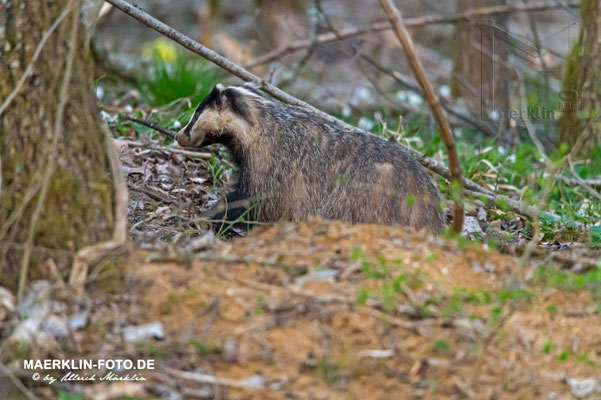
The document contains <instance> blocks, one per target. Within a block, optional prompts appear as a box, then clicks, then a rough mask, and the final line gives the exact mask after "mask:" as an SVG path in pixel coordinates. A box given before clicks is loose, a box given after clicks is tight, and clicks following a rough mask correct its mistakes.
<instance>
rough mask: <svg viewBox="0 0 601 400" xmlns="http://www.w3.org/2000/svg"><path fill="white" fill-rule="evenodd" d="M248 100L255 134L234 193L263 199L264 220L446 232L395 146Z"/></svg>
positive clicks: (429, 190)
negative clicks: (327, 221)
mask: <svg viewBox="0 0 601 400" xmlns="http://www.w3.org/2000/svg"><path fill="white" fill-rule="evenodd" d="M248 101H249V102H251V103H252V107H251V109H252V110H253V114H254V121H255V123H254V124H253V130H255V132H254V133H253V135H254V140H252V141H251V142H250V144H249V145H248V146H247V147H248V149H245V153H246V157H245V160H244V161H243V162H242V163H241V165H240V173H239V179H240V182H239V186H240V187H242V188H243V189H244V190H245V191H246V192H247V194H248V195H252V196H256V198H259V199H261V200H262V207H261V211H260V215H261V219H262V220H264V221H277V220H280V219H289V220H290V219H291V220H303V219H306V218H308V217H311V216H320V217H323V218H326V219H340V220H343V221H348V222H352V223H379V224H400V225H404V226H411V227H414V228H417V229H421V228H427V229H430V230H432V231H435V232H438V231H440V230H441V229H442V227H443V226H444V218H443V216H442V214H441V213H440V211H439V202H440V196H439V193H438V190H437V189H436V187H435V185H434V183H433V181H432V179H431V178H430V176H429V175H428V174H427V172H426V171H425V169H424V168H423V167H422V165H421V164H419V163H418V162H417V160H415V159H414V158H413V157H412V156H411V155H409V154H408V153H407V152H406V151H405V150H404V149H403V148H402V147H401V146H400V145H398V144H396V143H394V142H390V141H387V140H385V139H383V138H380V137H377V136H375V135H371V134H367V133H348V132H344V131H343V130H341V129H340V128H339V127H338V126H337V125H334V124H332V123H330V122H329V121H327V120H325V119H323V118H321V117H319V116H317V115H315V114H313V113H310V112H308V111H306V110H304V109H301V108H299V107H294V106H289V105H285V104H282V103H279V102H276V101H272V100H269V99H265V98H262V97H256V96H255V97H250V98H249V99H248Z"/></svg>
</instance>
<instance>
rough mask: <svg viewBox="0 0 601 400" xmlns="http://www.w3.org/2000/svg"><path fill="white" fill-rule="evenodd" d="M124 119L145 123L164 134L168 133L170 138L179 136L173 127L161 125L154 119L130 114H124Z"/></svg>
mask: <svg viewBox="0 0 601 400" xmlns="http://www.w3.org/2000/svg"><path fill="white" fill-rule="evenodd" d="M123 119H126V120H128V121H132V122H135V123H137V124H140V125H144V126H146V127H148V128H150V129H154V130H155V131H157V132H161V133H162V134H163V135H167V136H169V137H170V138H173V139H175V136H177V132H174V131H172V130H171V129H167V128H163V127H162V126H161V125H159V124H157V123H155V122H152V121H148V120H145V119H142V118H137V117H132V116H129V115H124V116H123Z"/></svg>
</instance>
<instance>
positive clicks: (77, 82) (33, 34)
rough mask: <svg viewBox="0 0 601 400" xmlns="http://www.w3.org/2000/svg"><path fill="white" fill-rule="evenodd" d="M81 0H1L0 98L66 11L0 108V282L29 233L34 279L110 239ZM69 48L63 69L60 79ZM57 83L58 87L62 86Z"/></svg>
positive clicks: (107, 186) (18, 259)
mask: <svg viewBox="0 0 601 400" xmlns="http://www.w3.org/2000/svg"><path fill="white" fill-rule="evenodd" d="M79 4H80V2H79V1H77V0H55V1H47V0H31V1H28V0H8V1H2V2H0V103H5V102H6V99H7V98H8V96H9V94H10V93H11V92H13V91H14V90H15V88H16V87H17V85H18V82H19V79H20V78H21V77H22V76H23V74H24V73H25V70H26V68H27V65H28V64H29V63H30V62H31V60H32V58H33V56H34V52H35V50H36V47H38V44H40V42H41V41H42V39H43V37H44V36H45V34H46V32H48V30H49V29H50V28H51V26H52V25H53V24H54V23H55V22H57V20H58V19H59V16H61V15H62V14H63V13H65V12H66V10H68V11H67V12H66V14H64V15H63V17H64V18H62V20H61V21H60V24H58V26H57V27H56V29H55V30H54V32H52V33H51V34H50V35H49V36H48V40H47V42H46V43H45V45H44V46H43V49H42V50H41V53H40V54H39V58H38V59H37V60H36V61H35V62H34V63H33V70H32V73H31V74H30V75H29V77H28V78H27V79H25V81H24V83H23V85H22V86H21V87H20V88H19V89H18V91H17V93H16V95H15V96H14V98H13V99H12V101H11V102H10V103H9V105H8V107H7V108H6V109H5V110H4V111H3V112H2V111H0V112H1V115H0V157H1V159H0V163H1V171H2V172H1V175H0V177H1V178H2V179H1V182H0V285H5V286H9V287H11V288H14V287H15V285H16V280H17V276H18V273H19V271H20V268H22V267H23V264H24V263H23V261H22V259H23V257H24V255H25V253H27V252H26V251H25V249H27V248H28V247H29V245H28V243H30V242H29V240H28V238H29V237H31V238H32V239H33V240H32V243H33V246H32V251H31V252H30V254H31V261H30V262H29V263H27V264H28V265H30V266H31V268H30V269H29V278H30V279H35V278H38V277H40V276H41V274H42V268H38V267H39V266H41V265H42V264H45V263H46V261H48V259H52V260H53V261H54V262H55V263H56V264H57V265H58V266H59V267H61V266H68V265H69V264H70V263H71V262H72V260H73V256H74V254H75V252H77V251H78V250H79V249H81V248H83V247H86V246H89V245H92V244H94V243H97V242H99V241H103V240H106V239H107V238H109V237H110V236H111V232H112V228H113V225H114V204H113V203H114V202H113V184H112V182H111V180H110V176H109V173H108V171H109V163H110V159H109V156H108V153H107V150H106V149H107V148H108V147H107V146H106V144H107V143H106V140H107V136H106V135H105V134H104V133H103V131H102V125H101V124H103V121H102V120H101V119H100V117H99V110H98V107H97V104H96V98H95V96H94V92H93V65H92V61H91V57H90V53H89V51H88V47H87V43H86V40H85V31H84V26H83V21H82V20H81V18H80V17H79V16H80V13H79ZM86 5H87V4H86ZM74 24H77V29H73V27H74ZM72 44H74V46H71V45H72ZM71 48H73V49H74V50H73V51H74V53H70V49H71ZM71 54H72V55H73V57H71V58H72V60H73V61H72V68H71V74H70V75H68V74H67V77H68V78H69V80H68V82H67V81H65V83H68V85H64V84H63V79H66V78H65V74H66V71H67V70H68V66H69V63H68V59H69V56H70V55H71ZM63 87H64V88H65V89H63V90H64V91H65V93H64V94H65V95H66V96H61V95H60V93H61V88H63ZM61 99H62V100H64V101H63V104H64V107H62V106H61V101H62V100H61ZM61 109H62V110H63V111H62V112H61ZM55 135H57V136H56V137H57V140H56V141H55V140H54V137H55ZM46 178H48V179H47V180H46ZM45 181H46V183H47V184H45V183H44V182H45ZM45 188H46V190H44V189H45ZM38 203H39V204H38ZM40 206H41V208H40ZM36 208H38V209H39V210H40V212H37V211H36ZM36 214H37V216H36ZM25 270H27V269H26V268H25ZM59 271H62V272H64V273H67V272H68V271H67V270H65V269H62V270H61V269H59Z"/></svg>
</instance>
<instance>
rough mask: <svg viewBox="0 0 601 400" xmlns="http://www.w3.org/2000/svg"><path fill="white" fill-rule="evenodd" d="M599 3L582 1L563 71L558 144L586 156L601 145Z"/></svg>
mask: <svg viewBox="0 0 601 400" xmlns="http://www.w3.org/2000/svg"><path fill="white" fill-rule="evenodd" d="M600 40H601V0H582V2H581V25H580V37H579V40H578V43H577V44H576V45H575V46H574V47H573V48H572V50H571V52H570V55H569V57H568V60H567V61H566V66H565V71H564V89H563V93H562V100H563V101H562V111H563V114H562V117H561V119H560V135H559V141H560V143H567V144H568V145H569V147H570V148H571V149H573V150H574V152H576V153H581V154H583V155H586V154H587V153H589V152H590V150H591V149H592V148H593V147H594V146H596V145H597V144H599V142H601V130H600V129H599V115H600V114H599V113H600V111H599V110H600V109H601V45H600Z"/></svg>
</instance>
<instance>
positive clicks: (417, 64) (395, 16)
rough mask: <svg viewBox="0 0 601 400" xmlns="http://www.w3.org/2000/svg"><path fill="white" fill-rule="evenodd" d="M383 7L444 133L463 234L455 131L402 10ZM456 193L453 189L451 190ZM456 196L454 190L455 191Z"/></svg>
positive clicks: (457, 228) (456, 227)
mask: <svg viewBox="0 0 601 400" xmlns="http://www.w3.org/2000/svg"><path fill="white" fill-rule="evenodd" d="M380 3H381V4H382V8H384V11H385V12H386V15H387V16H388V19H389V20H390V24H391V25H392V29H393V31H394V33H395V35H396V37H397V38H398V39H399V42H401V45H402V46H403V49H404V50H405V57H406V58H407V61H408V62H409V65H410V66H411V69H413V72H414V74H415V78H416V79H417V81H418V83H419V85H420V86H421V87H422V90H423V92H424V97H425V99H426V101H427V102H428V105H429V106H430V109H431V110H432V115H433V116H434V119H435V120H436V123H437V124H438V127H439V130H440V137H441V139H442V141H443V142H444V144H445V147H446V148H447V155H448V157H449V168H450V170H451V178H452V181H451V183H452V184H455V185H457V189H458V190H457V193H456V195H457V198H456V199H455V208H454V210H453V225H452V227H451V229H452V230H453V231H454V232H456V233H460V232H461V228H462V227H463V211H464V210H463V199H462V197H463V185H462V184H461V178H462V174H461V165H460V164H459V156H458V155H457V148H456V147H455V139H454V138H453V132H451V127H450V125H449V121H447V118H446V117H445V115H444V112H443V111H442V107H441V106H440V101H439V100H438V96H437V95H436V92H435V91H434V87H433V86H432V84H431V83H430V80H429V79H428V77H427V76H426V71H425V70H424V67H423V66H422V63H421V61H420V60H419V58H417V55H416V54H415V49H414V47H413V42H412V40H411V36H410V35H409V32H408V31H407V28H406V27H405V25H403V17H402V16H401V12H400V11H399V10H398V8H397V7H396V6H395V5H394V4H393V3H392V0H380ZM451 189H453V187H451ZM451 194H453V190H452V191H451Z"/></svg>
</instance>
